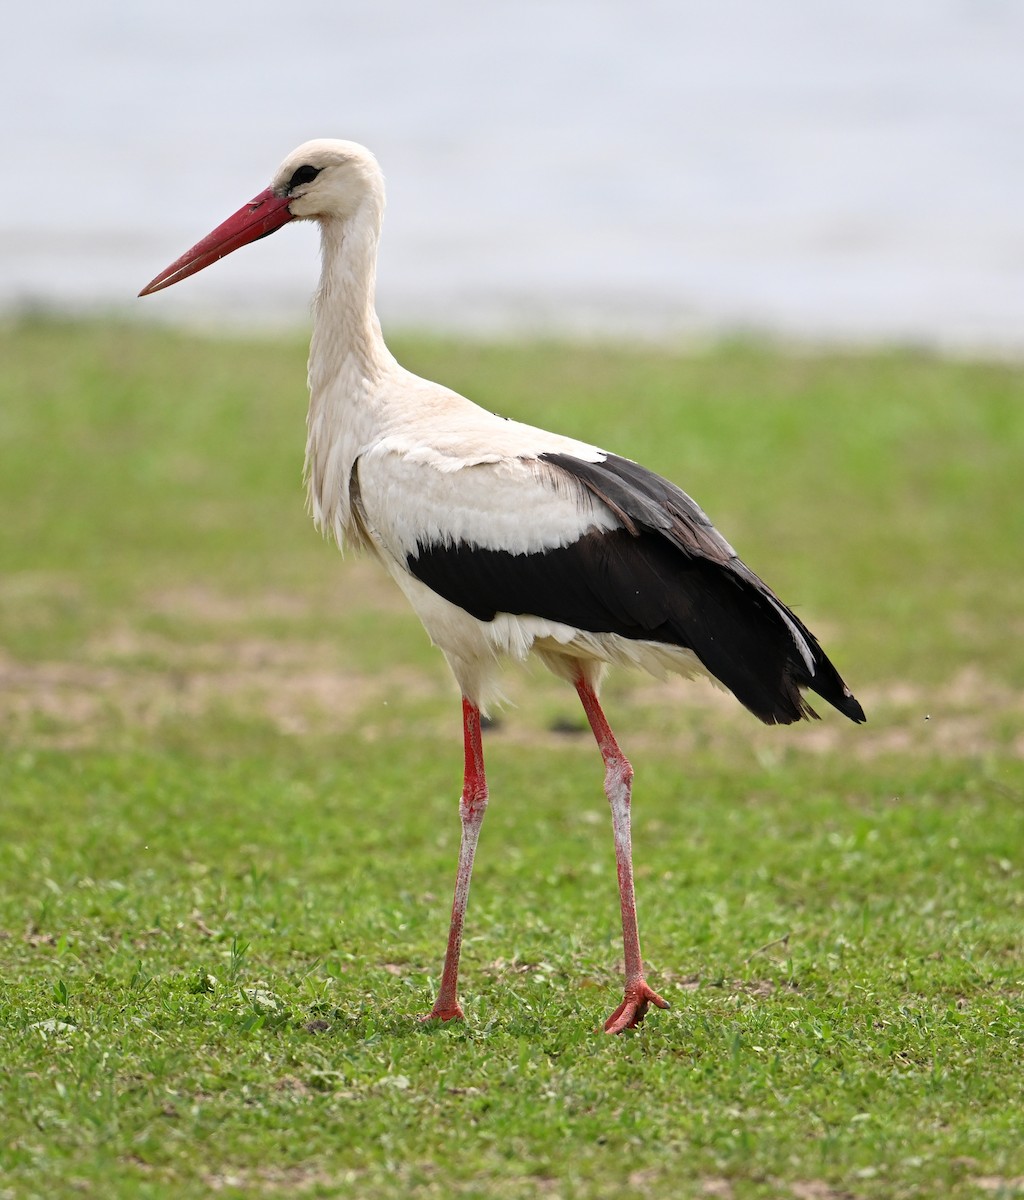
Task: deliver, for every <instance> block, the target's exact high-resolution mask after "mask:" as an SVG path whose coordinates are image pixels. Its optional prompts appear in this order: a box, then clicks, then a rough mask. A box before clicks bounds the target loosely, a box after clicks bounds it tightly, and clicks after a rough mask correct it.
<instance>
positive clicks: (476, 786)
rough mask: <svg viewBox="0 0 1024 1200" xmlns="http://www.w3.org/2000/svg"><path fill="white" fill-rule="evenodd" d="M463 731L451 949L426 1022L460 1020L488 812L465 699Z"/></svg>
mask: <svg viewBox="0 0 1024 1200" xmlns="http://www.w3.org/2000/svg"><path fill="white" fill-rule="evenodd" d="M462 728H463V732H464V735H465V741H466V769H465V774H464V776H463V784H462V798H461V800H460V801H459V818H460V820H461V821H462V841H461V844H460V846H459V871H458V874H457V875H456V877H455V899H454V900H453V901H452V922H451V925H450V926H449V929H448V949H447V951H446V952H445V956H444V971H443V972H442V973H441V988H440V991H439V992H438V993H437V999H436V1000H435V1001H434V1007H433V1008H432V1009H431V1010H430V1013H429V1014H428V1015H427V1016H426V1017H424V1020H426V1021H453V1020H456V1021H461V1020H462V1019H463V1012H462V1008H461V1007H460V1006H459V999H458V994H457V993H458V984H459V955H460V953H461V951H462V923H463V921H464V919H465V916H466V901H467V900H468V899H469V881H470V878H471V877H472V874H473V856H474V855H475V854H476V843H477V840H478V839H479V837H480V826H481V825H482V824H483V820H484V812H485V811H486V809H487V779H486V777H485V775H484V749H483V741H482V739H481V736H480V709H479V708H478V707H477V706H476V705H475V704H473V703H472V701H470V700H467V699H466V698H465V696H463V698H462Z"/></svg>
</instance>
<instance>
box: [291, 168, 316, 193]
mask: <svg viewBox="0 0 1024 1200" xmlns="http://www.w3.org/2000/svg"><path fill="white" fill-rule="evenodd" d="M319 174H320V167H311V166H310V165H309V164H308V163H307V164H306V165H305V166H304V167H296V168H295V171H294V173H293V175H292V177H291V179H289V180H288V190H289V191H290V192H291V191H294V190H295V188H297V187H298V186H299V185H300V184H302V183H311V182H312V181H313V180H314V179H316V177H317V176H318V175H319Z"/></svg>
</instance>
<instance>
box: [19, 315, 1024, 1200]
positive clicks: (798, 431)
mask: <svg viewBox="0 0 1024 1200" xmlns="http://www.w3.org/2000/svg"><path fill="white" fill-rule="evenodd" d="M395 349H396V351H397V352H398V353H399V355H400V357H401V358H402V359H403V361H405V362H406V363H407V364H408V365H409V366H411V367H413V368H414V369H416V370H419V371H420V372H421V373H423V374H427V375H431V376H433V377H435V378H440V379H443V380H444V381H445V382H447V383H449V384H451V385H452V386H454V387H457V388H458V389H460V390H462V391H464V392H466V393H468V394H469V395H471V396H473V397H474V398H476V399H478V400H480V401H481V402H482V403H484V404H486V405H487V406H488V407H491V408H493V409H495V410H496V411H498V412H502V413H504V414H506V415H510V416H515V417H518V418H520V419H523V420H527V421H534V422H537V423H541V424H545V425H550V426H554V427H557V428H559V429H560V430H562V431H564V432H567V433H573V434H576V435H579V436H583V437H585V438H587V439H588V440H593V441H597V442H599V443H602V444H605V445H607V446H609V448H611V449H614V450H617V451H618V452H620V453H624V454H627V455H629V456H630V457H634V458H638V459H640V460H642V461H644V462H646V463H647V464H648V465H650V466H652V467H654V468H655V469H657V470H659V471H661V472H662V473H664V474H667V475H669V476H670V477H671V478H673V479H675V480H676V481H678V482H679V483H681V484H682V485H683V486H684V487H685V488H686V489H687V490H688V491H690V492H691V493H692V494H694V495H695V496H696V497H697V498H698V499H699V500H700V501H701V503H702V504H703V506H704V507H705V508H706V509H707V511H708V512H709V513H710V514H711V516H712V518H713V519H714V520H715V521H716V523H717V524H718V525H719V527H720V528H721V529H722V531H723V532H724V533H725V534H726V536H727V537H728V538H729V540H730V541H732V542H733V544H734V545H736V546H737V548H738V549H739V551H740V553H741V554H742V555H743V557H744V558H745V559H746V560H747V562H748V563H749V564H750V565H751V566H752V567H753V568H754V569H755V570H758V571H759V572H760V573H762V574H763V575H764V576H765V577H766V578H767V579H768V580H769V582H770V583H771V584H772V585H773V586H774V587H775V588H776V590H777V591H778V592H779V593H780V594H781V595H782V596H783V597H784V598H785V599H786V600H787V601H788V602H789V603H791V604H792V605H793V606H794V607H795V608H796V610H797V611H798V613H799V614H800V615H801V617H802V618H803V619H804V620H805V621H806V622H807V623H808V624H809V625H810V627H811V628H812V629H814V630H815V632H816V633H818V634H819V635H820V637H821V639H822V641H823V642H824V643H825V645H826V647H827V648H828V650H829V652H830V654H831V655H832V656H833V658H834V659H835V661H836V662H837V665H838V666H839V667H840V670H841V671H842V673H843V674H844V676H845V677H846V679H847V680H848V682H849V683H850V684H851V686H852V687H853V689H854V691H855V692H856V694H857V695H858V697H859V698H860V699H861V700H862V702H863V703H864V706H865V708H866V709H867V712H868V718H869V723H868V724H867V725H866V726H863V727H854V726H852V725H851V724H849V723H848V722H846V721H844V720H843V719H842V718H841V717H840V716H838V714H835V713H833V712H831V711H830V712H828V713H825V712H823V714H822V715H823V720H822V721H821V722H820V723H818V724H814V725H813V726H812V725H803V726H801V727H794V728H789V729H768V728H765V727H762V726H760V725H759V724H758V723H757V722H756V721H755V720H754V719H753V718H752V717H750V716H749V715H748V714H746V713H745V712H743V711H742V710H741V709H739V707H738V705H736V704H735V702H734V701H732V700H731V698H730V697H728V696H726V695H724V694H722V693H720V692H717V691H715V690H713V689H711V688H710V687H708V686H707V685H706V684H702V683H686V682H683V681H670V682H667V683H660V682H658V681H654V680H649V679H646V678H641V677H635V676H630V675H626V674H617V675H613V676H612V677H611V679H610V680H609V683H608V686H607V688H606V693H605V694H606V698H607V706H606V707H607V710H608V714H609V717H610V719H611V720H612V723H613V725H614V726H615V728H616V730H617V732H618V733H619V735H620V741H621V742H622V744H623V747H624V749H625V750H626V752H627V753H628V754H629V755H630V756H631V758H632V760H633V763H634V766H635V768H636V772H637V779H636V786H635V800H634V854H635V858H636V863H637V886H638V900H639V914H640V922H641V934H642V937H643V944H644V953H645V958H646V959H647V961H648V963H649V964H650V967H649V974H648V978H649V980H650V982H651V984H652V986H654V987H655V988H656V989H657V990H659V991H661V992H662V994H663V995H665V996H666V998H667V999H669V1000H670V1001H671V1003H672V1009H671V1011H669V1012H654V1013H652V1014H651V1015H650V1016H649V1017H648V1020H647V1022H646V1024H645V1025H644V1026H643V1027H642V1028H641V1029H639V1030H637V1031H635V1032H633V1033H629V1034H626V1035H624V1036H623V1037H621V1038H607V1037H605V1036H604V1035H603V1034H602V1033H600V1032H599V1029H600V1025H601V1022H602V1021H603V1019H604V1017H605V1016H607V1015H608V1013H609V1012H610V1011H611V1009H612V1008H613V1007H614V1006H615V1004H617V1003H618V1000H619V998H620V996H621V984H620V979H619V974H618V972H619V969H620V965H621V964H620V959H621V945H620V943H619V930H618V907H617V898H616V887H615V869H614V859H613V855H612V847H611V831H610V822H609V820H608V816H607V809H606V805H605V802H604V797H603V794H602V790H601V776H602V772H601V764H600V759H599V757H598V755H597V752H596V749H595V748H594V746H593V744H592V742H591V739H590V737H589V733H587V732H586V730H585V728H584V725H583V721H582V716H581V714H579V713H578V712H577V706H576V703H575V697H574V696H573V695H572V694H571V690H568V689H566V687H565V686H564V685H560V684H558V683H557V682H556V681H554V680H549V679H547V678H546V677H545V676H544V675H543V673H542V672H540V671H539V670H535V671H533V672H532V673H523V672H514V671H513V672H510V673H509V675H508V681H507V690H508V693H509V696H510V698H511V700H512V704H511V705H510V706H509V707H507V708H506V709H505V710H503V711H502V712H501V713H500V714H498V719H497V722H496V724H495V727H494V728H493V729H491V730H489V731H488V733H487V734H486V735H485V736H486V742H485V748H486V751H487V755H488V763H489V768H490V781H491V798H492V803H491V807H490V810H489V812H488V816H487V821H486V824H485V826H484V830H483V835H482V839H481V847H480V853H479V856H478V860H477V873H476V876H475V879H474V890H473V895H472V897H471V902H470V911H469V920H468V926H467V933H468V937H467V942H466V946H465V951H464V957H463V975H462V983H461V993H462V999H463V1003H464V1006H465V1008H466V1013H467V1018H468V1019H467V1021H466V1023H465V1024H464V1025H461V1026H443V1027H432V1026H424V1025H422V1024H420V1023H419V1022H417V1021H416V1019H415V1018H416V1016H417V1015H418V1014H421V1013H423V1012H425V1011H427V1009H428V1008H429V1006H430V1003H431V1000H432V994H433V990H434V988H435V987H436V983H437V978H438V974H439V971H440V966H441V957H442V954H443V949H444V939H445V934H446V930H447V918H448V906H449V903H450V895H451V886H452V884H453V882H454V873H455V859H456V853H457V847H458V833H459V829H458V815H457V803H456V802H457V795H458V788H459V783H460V778H461V737H460V730H459V706H458V697H457V695H456V694H455V691H454V687H453V685H452V684H451V682H450V681H449V679H448V678H447V677H446V674H445V669H444V666H443V663H442V662H441V661H440V658H439V656H438V655H437V653H436V652H435V651H433V650H432V649H431V647H430V646H429V645H428V644H427V641H426V638H425V635H424V634H423V633H422V631H421V629H420V628H419V626H418V624H417V623H416V622H415V620H414V619H413V618H412V617H411V616H410V615H409V614H408V613H407V612H406V610H405V607H404V603H403V601H402V599H401V597H400V596H399V595H398V593H397V591H395V590H394V589H393V587H392V585H390V584H389V582H388V581H387V580H386V579H385V578H384V577H383V575H382V573H381V572H379V571H378V570H377V569H375V568H374V567H373V566H372V564H369V563H366V562H362V561H360V560H358V559H348V560H342V559H341V558H340V557H339V556H338V554H337V553H336V551H334V550H333V549H332V548H331V547H330V546H328V545H326V544H324V543H323V541H322V540H321V539H320V538H319V537H318V536H317V535H316V533H315V532H314V531H313V530H312V528H311V526H310V523H309V520H308V517H307V516H306V515H305V512H304V497H303V492H302V486H301V465H302V449H303V442H304V429H303V418H304V415H305V390H304V371H305V367H304V364H305V344H304V339H303V338H302V337H301V336H295V337H281V336H278V337H273V338H271V337H265V338H262V339H251V340H241V339H233V340H232V339H227V338H221V339H214V338H203V337H198V336H191V335H188V334H185V333H175V332H168V331H165V330H157V329H153V328H148V327H144V326H131V325H128V324H113V323H103V322H96V323H61V322H57V321H25V322H21V323H18V324H15V325H10V326H8V327H6V328H4V329H2V330H0V361H2V363H3V371H2V372H0V463H2V467H0V505H2V507H0V511H2V514H3V520H2V521H0V747H2V757H0V879H2V888H0V1055H2V1061H3V1063H4V1067H5V1070H4V1072H3V1074H2V1076H0V1114H2V1117H0V1172H2V1173H0V1198H3V1200H7V1198H8V1197H10V1198H11V1200H22V1198H23V1197H36V1196H39V1197H48V1198H52V1197H55V1196H65V1195H66V1196H74V1195H86V1196H96V1197H103V1198H108V1197H109V1198H115V1200H116V1198H118V1197H158V1198H161V1200H162V1198H164V1197H167V1198H170V1197H175V1198H182V1197H184V1198H191V1197H201V1196H209V1195H211V1194H216V1195H220V1196H226V1197H233V1196H237V1197H251V1196H257V1197H275V1196H281V1197H284V1196H312V1197H315V1196H353V1197H448V1196H466V1197H472V1196H480V1197H497V1198H499V1200H504V1198H509V1200H512V1198H518V1197H533V1196H543V1197H565V1198H567V1200H568V1198H570V1197H606V1196H607V1197H612V1196H616V1197H617V1196H621V1195H626V1194H642V1195H646V1196H650V1197H666V1198H668V1197H682V1198H684V1200H685V1198H687V1197H708V1196H711V1197H725V1198H731V1197H735V1198H736V1200H744V1198H746V1197H793V1198H795V1200H841V1198H848V1197H854V1198H864V1200H868V1198H873V1197H878V1198H882V1197H885V1198H888V1197H918V1196H920V1197H933V1196H934V1197H945V1196H951V1197H980V1198H984V1197H987V1196H1012V1195H1015V1194H1024V1149H1022V1144H1024V1105H1022V1101H1024V1086H1022V1071H1024V1068H1022V1061H1024V938H1022V926H1024V873H1022V872H1024V841H1022V832H1021V830H1022V816H1024V814H1022V808H1021V802H1022V793H1024V698H1022V696H1024V569H1022V565H1021V564H1022V558H1021V547H1022V545H1024V493H1022V484H1021V478H1022V466H1021V464H1022V463H1024V368H1021V367H1019V366H1014V365H1007V364H995V363H975V362H963V361H949V360H944V359H942V358H938V357H931V356H928V355H924V354H921V353H914V352H910V351H895V350H894V351H888V352H872V353H867V352H865V353H859V354H854V353H842V354H841V353H811V352H803V351H797V350H782V349H777V348H771V347H766V346H762V345H757V344H749V343H744V342H737V343H735V344H724V345H720V346H715V347H709V348H702V349H692V350H689V351H687V352H685V353H684V352H678V353H673V352H670V351H669V350H653V349H650V348H643V349H639V348H635V347H634V348H628V347H608V346H599V345H594V346H582V345H561V344H555V343H551V344H531V345H512V344H509V345H497V344H493V345H491V344H480V343H472V342H468V343H467V342H455V341H441V340H436V339H434V340H431V339H427V338H413V337H407V338H405V339H403V340H401V341H396V345H395Z"/></svg>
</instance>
